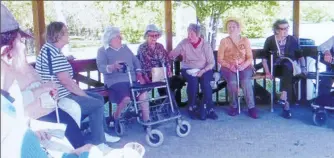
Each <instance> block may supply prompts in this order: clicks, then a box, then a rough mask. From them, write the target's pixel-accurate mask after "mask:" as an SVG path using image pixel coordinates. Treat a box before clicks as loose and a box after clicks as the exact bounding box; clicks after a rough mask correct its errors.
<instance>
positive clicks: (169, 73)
mask: <svg viewBox="0 0 334 158" xmlns="http://www.w3.org/2000/svg"><path fill="white" fill-rule="evenodd" d="M167 76H168V77H172V76H173V72H172V71H171V70H170V68H169V69H168V70H167Z"/></svg>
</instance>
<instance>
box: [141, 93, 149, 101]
mask: <svg viewBox="0 0 334 158" xmlns="http://www.w3.org/2000/svg"><path fill="white" fill-rule="evenodd" d="M147 98H148V93H147V92H144V93H142V94H140V95H139V100H145V99H147Z"/></svg>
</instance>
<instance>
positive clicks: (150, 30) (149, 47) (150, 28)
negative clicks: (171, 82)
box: [137, 24, 172, 95]
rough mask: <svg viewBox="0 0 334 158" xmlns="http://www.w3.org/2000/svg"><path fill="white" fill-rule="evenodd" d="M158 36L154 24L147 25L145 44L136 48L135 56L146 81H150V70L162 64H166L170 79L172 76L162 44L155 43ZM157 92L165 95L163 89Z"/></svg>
mask: <svg viewBox="0 0 334 158" xmlns="http://www.w3.org/2000/svg"><path fill="white" fill-rule="evenodd" d="M160 36H161V30H159V29H158V28H157V27H156V26H155V25H154V24H150V25H147V27H146V31H145V33H144V38H145V39H146V42H144V43H143V44H141V45H140V46H139V48H138V53H137V56H138V58H139V61H140V63H141V65H142V67H143V73H144V75H145V76H144V77H145V79H146V80H147V81H152V74H151V71H152V68H154V67H161V66H162V63H165V64H166V68H167V72H168V76H169V77H171V75H172V71H171V67H170V61H169V58H168V55H167V51H166V49H165V48H164V46H163V45H162V44H160V43H157V40H158V38H159V37H160ZM158 92H159V94H160V95H165V94H166V92H165V89H164V88H159V89H158Z"/></svg>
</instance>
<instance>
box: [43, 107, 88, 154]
mask: <svg viewBox="0 0 334 158" xmlns="http://www.w3.org/2000/svg"><path fill="white" fill-rule="evenodd" d="M58 114H59V122H60V123H64V124H66V125H67V126H66V130H65V136H66V138H67V139H68V141H69V142H70V143H71V145H72V146H73V147H74V148H75V149H76V148H79V147H81V146H84V145H85V141H84V140H85V139H84V137H83V135H82V134H81V130H80V128H79V126H78V124H77V123H76V122H75V121H74V119H73V118H72V117H71V116H70V115H69V114H68V113H66V112H65V111H63V110H61V109H58ZM38 120H40V121H46V122H55V123H56V122H57V115H56V111H53V112H51V113H50V114H48V115H45V116H42V117H40V118H38Z"/></svg>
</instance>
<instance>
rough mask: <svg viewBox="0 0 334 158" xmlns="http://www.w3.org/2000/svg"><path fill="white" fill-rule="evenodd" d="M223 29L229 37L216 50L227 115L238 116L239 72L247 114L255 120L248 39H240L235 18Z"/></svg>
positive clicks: (251, 60) (250, 54) (251, 55)
mask: <svg viewBox="0 0 334 158" xmlns="http://www.w3.org/2000/svg"><path fill="white" fill-rule="evenodd" d="M225 28H226V29H227V32H228V34H229V36H227V37H226V38H223V39H222V40H221V41H220V45H219V49H218V57H217V60H218V63H219V64H220V65H221V73H222V76H223V78H224V79H225V80H226V82H227V89H228V96H229V101H230V106H231V107H230V110H229V112H228V114H229V115H230V116H235V115H237V114H238V110H237V99H238V92H237V90H238V87H237V86H238V84H237V74H236V72H237V71H239V74H240V75H239V80H240V82H241V87H242V90H243V92H244V94H245V98H246V103H247V105H248V113H249V116H250V117H252V118H254V119H255V118H257V114H256V109H255V102H254V92H253V88H252V82H251V81H252V76H253V66H252V62H253V53H252V49H251V45H250V42H249V40H248V38H246V37H242V36H241V35H240V34H241V27H240V22H239V21H238V20H237V19H235V18H229V19H227V20H226V23H225Z"/></svg>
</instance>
